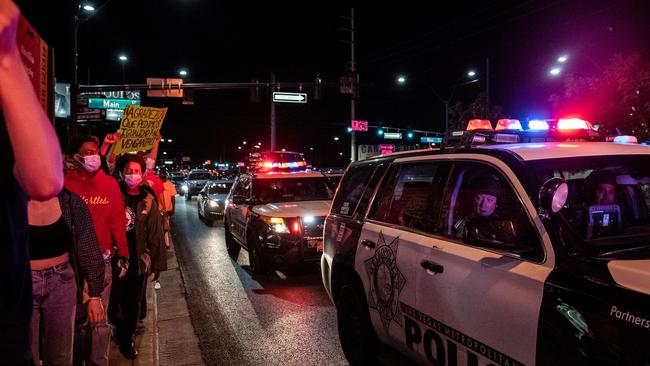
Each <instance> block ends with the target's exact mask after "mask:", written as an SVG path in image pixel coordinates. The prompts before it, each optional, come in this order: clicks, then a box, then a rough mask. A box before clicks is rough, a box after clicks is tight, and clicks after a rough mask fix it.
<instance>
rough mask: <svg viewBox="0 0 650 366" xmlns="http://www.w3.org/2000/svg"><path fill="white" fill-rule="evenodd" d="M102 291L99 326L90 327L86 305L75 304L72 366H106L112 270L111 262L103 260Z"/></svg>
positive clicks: (108, 346) (109, 331)
mask: <svg viewBox="0 0 650 366" xmlns="http://www.w3.org/2000/svg"><path fill="white" fill-rule="evenodd" d="M104 264H105V269H104V289H103V290H102V294H101V297H102V304H103V305H104V315H105V316H106V320H105V321H104V322H102V323H101V324H96V325H92V326H91V325H90V324H89V320H88V304H87V303H83V304H77V311H76V317H77V324H76V329H75V332H76V334H75V346H74V364H75V365H83V364H84V362H85V364H86V365H91V366H107V365H108V356H109V350H110V344H111V334H112V332H113V329H112V327H111V325H110V323H109V322H108V315H107V314H106V312H107V311H108V301H109V299H110V296H111V285H112V283H113V270H112V267H111V260H110V258H109V259H105V260H104Z"/></svg>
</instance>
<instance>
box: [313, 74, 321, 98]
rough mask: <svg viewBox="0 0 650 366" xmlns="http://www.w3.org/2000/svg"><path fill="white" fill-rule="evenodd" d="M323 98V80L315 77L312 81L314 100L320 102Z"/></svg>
mask: <svg viewBox="0 0 650 366" xmlns="http://www.w3.org/2000/svg"><path fill="white" fill-rule="evenodd" d="M322 97H323V80H322V79H321V78H320V76H318V75H316V79H314V100H320V99H321V98H322Z"/></svg>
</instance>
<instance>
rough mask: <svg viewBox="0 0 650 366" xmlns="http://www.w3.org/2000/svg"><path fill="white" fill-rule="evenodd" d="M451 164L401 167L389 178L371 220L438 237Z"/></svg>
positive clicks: (393, 171) (392, 170) (395, 168)
mask: <svg viewBox="0 0 650 366" xmlns="http://www.w3.org/2000/svg"><path fill="white" fill-rule="evenodd" d="M448 171H449V163H447V162H423V163H415V164H402V165H397V166H395V167H394V168H392V169H391V170H390V171H389V173H388V174H387V176H386V178H385V179H384V182H383V183H382V186H381V187H380V190H379V192H378V194H377V197H376V199H375V204H373V208H372V209H371V212H370V214H369V217H370V218H372V219H374V220H378V221H382V222H386V223H390V224H394V225H399V226H403V227H407V228H410V229H414V230H418V231H422V232H426V233H434V234H435V233H437V232H438V230H439V223H440V219H439V215H440V204H441V202H442V197H443V190H444V187H445V182H446V180H447V177H448Z"/></svg>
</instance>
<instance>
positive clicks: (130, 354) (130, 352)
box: [120, 341, 138, 360]
mask: <svg viewBox="0 0 650 366" xmlns="http://www.w3.org/2000/svg"><path fill="white" fill-rule="evenodd" d="M120 353H122V356H124V358H127V359H129V360H135V359H136V358H137V357H138V351H136V349H135V345H134V344H133V341H131V342H124V343H120Z"/></svg>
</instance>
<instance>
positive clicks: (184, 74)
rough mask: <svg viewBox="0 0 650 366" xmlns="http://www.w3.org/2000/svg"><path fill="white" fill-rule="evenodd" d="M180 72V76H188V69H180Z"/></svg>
mask: <svg viewBox="0 0 650 366" xmlns="http://www.w3.org/2000/svg"><path fill="white" fill-rule="evenodd" d="M178 74H179V75H180V76H187V70H180V71H179V72H178Z"/></svg>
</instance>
